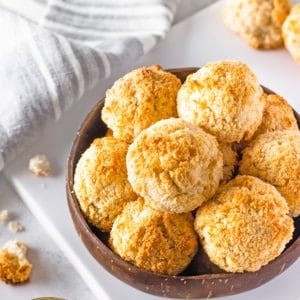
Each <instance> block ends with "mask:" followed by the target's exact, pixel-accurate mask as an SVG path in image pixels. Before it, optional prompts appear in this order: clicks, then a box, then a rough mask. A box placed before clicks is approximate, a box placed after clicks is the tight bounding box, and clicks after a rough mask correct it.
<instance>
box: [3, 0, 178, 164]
mask: <svg viewBox="0 0 300 300" xmlns="http://www.w3.org/2000/svg"><path fill="white" fill-rule="evenodd" d="M178 2H179V0H48V1H47V0H0V41H1V42H0V95H1V100H0V170H1V169H3V168H4V166H5V164H6V163H7V162H9V161H10V160H12V159H13V158H15V157H16V156H17V154H19V153H20V152H21V151H22V150H23V149H24V148H25V147H26V146H28V145H29V144H30V143H31V142H32V140H33V139H34V138H35V137H36V133H37V132H38V128H41V127H42V125H43V124H44V123H45V122H46V121H48V120H49V119H53V120H54V119H59V118H60V117H61V116H62V114H63V112H64V111H66V110H67V109H68V108H69V107H70V106H71V105H72V103H73V102H75V101H76V100H78V99H80V98H81V96H82V95H83V94H84V93H85V92H86V91H87V90H88V89H90V88H92V87H93V86H95V85H96V84H97V83H99V82H100V81H101V80H103V79H104V78H107V77H109V76H110V75H111V74H113V73H114V72H115V71H116V70H118V69H120V67H121V66H122V67H123V65H124V63H130V62H134V61H135V60H136V59H137V58H139V57H141V56H142V55H143V54H144V53H146V52H147V51H149V50H150V49H151V48H152V47H153V46H155V45H156V44H157V42H158V41H159V40H160V39H161V38H163V37H164V36H165V35H166V33H167V32H168V30H169V29H170V26H171V24H172V20H173V16H174V14H175V10H176V7H177V5H178Z"/></svg>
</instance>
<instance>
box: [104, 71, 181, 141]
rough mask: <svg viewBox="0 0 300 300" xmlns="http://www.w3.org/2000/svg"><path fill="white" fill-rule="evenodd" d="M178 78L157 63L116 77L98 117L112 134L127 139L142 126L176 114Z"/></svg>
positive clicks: (130, 139)
mask: <svg viewBox="0 0 300 300" xmlns="http://www.w3.org/2000/svg"><path fill="white" fill-rule="evenodd" d="M180 86H181V81H180V80H179V79H178V78H177V77H176V76H175V75H173V74H171V73H169V72H165V71H163V70H162V69H161V67H160V66H158V65H154V66H151V67H148V68H146V67H142V68H139V69H136V70H133V71H131V72H130V73H128V74H126V75H125V76H124V77H122V78H120V79H118V80H117V81H116V82H115V83H114V85H113V86H112V88H111V89H109V90H107V92H106V97H105V104H104V107H103V110H102V120H103V121H104V122H105V123H106V124H107V126H108V127H109V128H111V129H112V130H113V133H114V136H115V137H117V138H120V139H121V140H124V141H126V142H128V143H131V142H132V141H133V139H134V138H135V137H136V136H137V135H138V134H139V133H140V132H141V131H142V130H143V129H145V128H147V127H149V126H150V125H151V124H153V123H155V122H157V121H158V120H161V119H167V118H170V117H176V116H177V110H176V96H177V92H178V89H179V88H180Z"/></svg>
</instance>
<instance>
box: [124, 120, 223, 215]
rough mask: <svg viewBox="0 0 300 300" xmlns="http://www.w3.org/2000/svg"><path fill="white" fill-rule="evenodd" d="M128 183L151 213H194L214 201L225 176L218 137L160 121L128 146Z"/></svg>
mask: <svg viewBox="0 0 300 300" xmlns="http://www.w3.org/2000/svg"><path fill="white" fill-rule="evenodd" d="M126 165H127V170H128V180H129V182H130V183H131V185H132V187H133V189H134V191H135V192H136V193H137V194H139V195H140V196H142V197H143V198H145V200H146V202H147V203H148V204H149V205H150V206H152V207H153V208H155V209H158V210H164V211H173V212H177V213H182V212H188V211H192V210H194V209H195V208H197V207H198V206H200V205H201V204H202V203H203V202H204V201H206V200H207V199H209V198H210V197H212V196H213V194H214V193H215V191H216V190H217V188H218V185H219V181H220V179H221V178H222V175H223V159H222V154H221V152H220V151H219V149H218V143H217V141H216V138H215V137H214V136H212V135H210V134H209V133H206V132H205V131H204V130H202V129H201V128H199V127H197V126H195V125H192V124H190V123H187V122H185V121H184V120H182V119H179V118H170V119H167V120H161V121H159V122H157V123H155V124H154V125H152V126H150V127H149V128H147V129H145V130H144V131H142V132H141V133H140V135H139V136H138V137H137V138H136V139H135V140H134V142H133V143H132V144H131V145H130V146H129V149H128V153H127V156H126Z"/></svg>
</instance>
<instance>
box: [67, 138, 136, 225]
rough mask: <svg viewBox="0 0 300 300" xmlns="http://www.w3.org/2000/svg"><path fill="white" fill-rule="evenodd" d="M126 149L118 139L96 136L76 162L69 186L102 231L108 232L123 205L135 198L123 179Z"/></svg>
mask: <svg viewBox="0 0 300 300" xmlns="http://www.w3.org/2000/svg"><path fill="white" fill-rule="evenodd" d="M127 150H128V144H127V143H125V142H123V141H120V140H119V139H116V138H113V137H103V138H97V139H95V140H94V141H93V142H92V144H91V145H90V146H89V148H88V149H86V150H85V152H84V153H83V154H82V156H81V157H80V159H79V161H78V163H77V165H76V169H75V174H74V187H73V189H74V192H75V195H76V197H77V199H78V202H79V205H80V208H81V210H82V212H83V214H84V215H85V217H86V218H87V220H88V221H89V222H90V223H91V224H93V225H94V226H96V227H98V228H99V229H100V230H102V231H109V230H110V229H111V226H112V223H113V221H114V219H115V218H116V216H117V215H118V214H119V213H120V212H121V211H122V209H123V207H124V206H125V204H126V203H127V202H129V201H132V200H135V199H136V198H137V195H136V194H135V193H134V191H133V189H132V187H131V185H130V183H129V182H128V180H127V169H126V162H125V157H126V153H127Z"/></svg>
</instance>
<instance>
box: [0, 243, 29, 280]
mask: <svg viewBox="0 0 300 300" xmlns="http://www.w3.org/2000/svg"><path fill="white" fill-rule="evenodd" d="M26 252H27V246H26V244H25V243H22V242H19V241H8V242H6V243H5V244H4V246H3V247H2V248H1V250H0V280H1V281H4V282H5V283H10V284H18V283H22V282H26V281H28V280H29V277H30V273H31V270H32V265H31V264H30V263H29V261H28V260H27V258H26Z"/></svg>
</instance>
